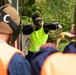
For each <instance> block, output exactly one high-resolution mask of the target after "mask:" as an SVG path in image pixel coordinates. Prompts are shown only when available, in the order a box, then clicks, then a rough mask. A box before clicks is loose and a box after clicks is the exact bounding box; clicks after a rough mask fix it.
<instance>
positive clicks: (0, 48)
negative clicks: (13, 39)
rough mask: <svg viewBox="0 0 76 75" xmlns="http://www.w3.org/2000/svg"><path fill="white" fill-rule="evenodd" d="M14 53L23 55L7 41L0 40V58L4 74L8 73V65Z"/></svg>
mask: <svg viewBox="0 0 76 75" xmlns="http://www.w3.org/2000/svg"><path fill="white" fill-rule="evenodd" d="M15 53H19V54H21V55H24V54H23V53H22V52H21V51H20V50H18V49H16V48H13V47H12V46H10V45H8V44H7V43H4V42H0V59H1V61H2V64H3V68H4V70H5V73H6V75H8V74H7V70H8V65H9V63H10V61H11V59H12V57H13V56H14V54H15Z"/></svg>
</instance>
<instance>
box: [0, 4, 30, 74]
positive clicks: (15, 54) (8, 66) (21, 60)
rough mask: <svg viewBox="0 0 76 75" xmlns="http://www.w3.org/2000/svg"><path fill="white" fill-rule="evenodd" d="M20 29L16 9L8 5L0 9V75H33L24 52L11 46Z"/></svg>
mask: <svg viewBox="0 0 76 75" xmlns="http://www.w3.org/2000/svg"><path fill="white" fill-rule="evenodd" d="M19 27H20V17H19V14H18V13H17V11H16V9H15V8H14V7H12V6H7V5H4V6H2V7H0V75H31V72H30V71H31V68H30V64H29V62H28V61H27V60H26V58H25V57H24V54H23V52H21V51H20V50H18V49H16V48H14V47H12V46H11V45H10V44H9V43H11V41H12V40H13V39H14V38H15V36H14V33H18V31H17V29H18V28H19ZM16 31H17V32H16ZM13 36H14V37H13ZM11 38H12V39H11ZM15 39H17V38H15ZM3 73H4V74H3Z"/></svg>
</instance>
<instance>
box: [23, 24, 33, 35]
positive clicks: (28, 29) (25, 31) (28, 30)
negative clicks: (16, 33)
mask: <svg viewBox="0 0 76 75" xmlns="http://www.w3.org/2000/svg"><path fill="white" fill-rule="evenodd" d="M32 32H33V27H32V25H26V26H25V27H24V28H23V29H22V33H23V34H24V35H28V34H31V33H32Z"/></svg>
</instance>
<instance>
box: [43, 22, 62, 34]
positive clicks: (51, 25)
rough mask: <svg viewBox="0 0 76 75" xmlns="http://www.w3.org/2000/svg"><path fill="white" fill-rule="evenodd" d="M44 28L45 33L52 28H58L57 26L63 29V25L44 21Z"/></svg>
mask: <svg viewBox="0 0 76 75" xmlns="http://www.w3.org/2000/svg"><path fill="white" fill-rule="evenodd" d="M43 28H44V31H45V33H48V32H49V31H50V30H56V29H57V28H59V29H62V26H61V25H57V24H52V23H44V25H43Z"/></svg>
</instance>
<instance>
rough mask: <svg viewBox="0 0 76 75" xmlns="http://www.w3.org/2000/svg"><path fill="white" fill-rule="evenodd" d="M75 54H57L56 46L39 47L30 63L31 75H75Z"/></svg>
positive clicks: (49, 44)
mask: <svg viewBox="0 0 76 75" xmlns="http://www.w3.org/2000/svg"><path fill="white" fill-rule="evenodd" d="M75 58H76V54H72V53H62V52H58V50H57V49H56V46H55V45H54V44H52V43H47V44H44V45H42V46H41V49H40V51H39V52H36V53H35V54H34V55H33V57H32V61H31V66H32V73H33V75H76V60H75Z"/></svg>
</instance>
